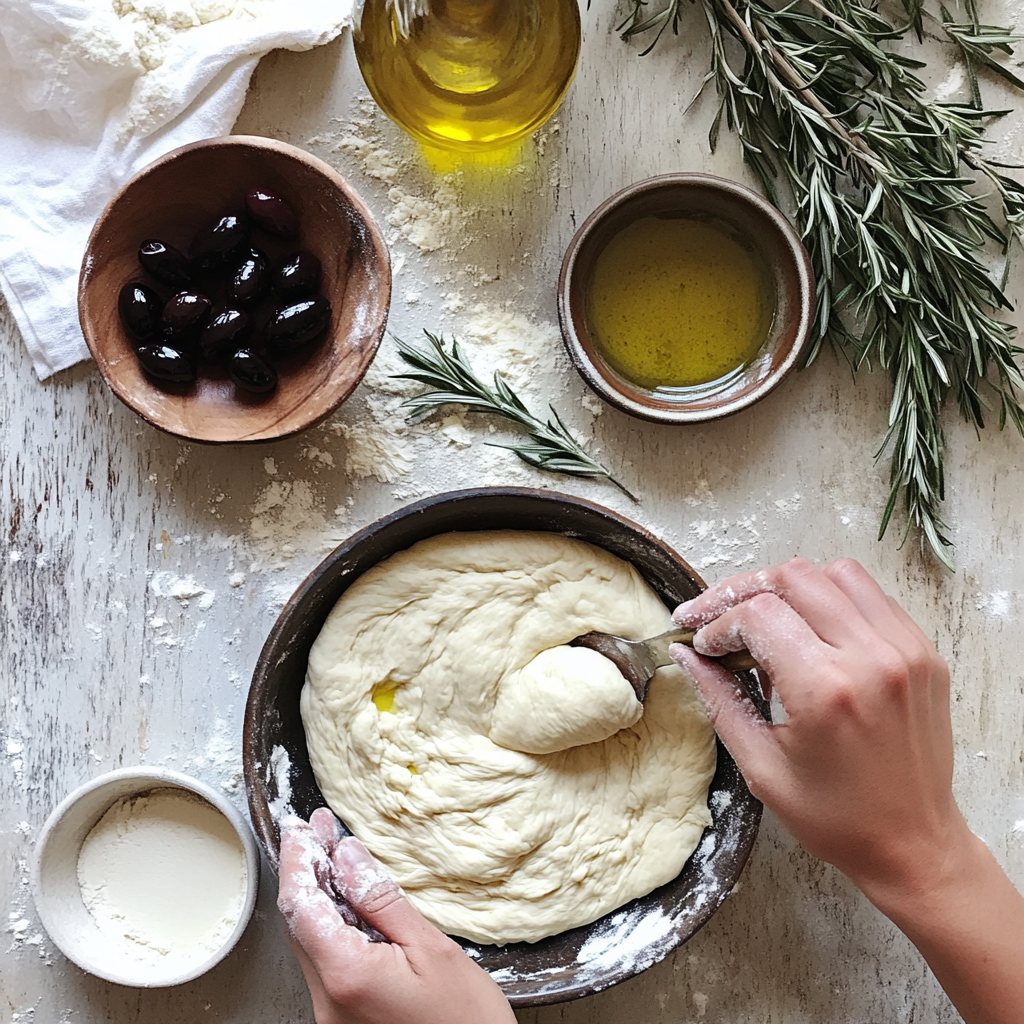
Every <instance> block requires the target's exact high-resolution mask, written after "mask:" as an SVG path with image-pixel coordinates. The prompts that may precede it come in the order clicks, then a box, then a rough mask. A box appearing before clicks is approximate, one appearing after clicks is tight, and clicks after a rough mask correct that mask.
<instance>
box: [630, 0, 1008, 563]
mask: <svg viewBox="0 0 1024 1024" xmlns="http://www.w3.org/2000/svg"><path fill="white" fill-rule="evenodd" d="M695 2H697V3H699V4H700V6H701V7H702V8H703V11H704V15H705V18H706V21H707V24H708V29H709V33H710V41H711V58H710V65H709V69H708V72H707V75H706V76H705V78H704V83H703V85H702V89H703V88H705V87H706V86H707V85H708V84H710V83H712V82H713V83H714V85H715V89H716V91H717V93H718V103H719V106H718V111H717V113H716V115H715V118H714V120H713V123H712V127H711V132H710V142H711V145H712V148H713V147H714V145H715V143H717V141H718V138H719V133H720V130H721V125H722V122H723V120H724V122H725V124H726V126H727V127H728V128H729V129H731V130H732V131H734V132H735V133H736V135H737V136H738V138H739V141H740V144H741V146H742V150H743V155H744V158H745V160H746V162H747V163H748V165H749V166H750V167H751V168H752V169H753V171H754V172H755V174H756V175H757V177H758V179H759V181H760V183H761V185H762V187H763V189H764V191H765V193H766V195H767V196H768V197H769V198H770V199H771V200H772V201H773V202H776V203H778V202H779V198H780V195H781V196H782V197H783V200H784V201H786V202H788V204H789V207H790V210H791V211H792V213H793V217H794V220H795V221H796V223H797V226H798V230H799V231H800V233H801V235H802V236H803V239H804V243H805V245H806V246H807V249H808V253H809V254H810V257H811V262H812V264H813V266H814V270H815V275H816V278H817V314H816V321H815V338H814V344H813V346H812V349H811V352H810V356H809V360H808V361H811V360H813V359H814V357H815V356H816V355H817V354H818V352H819V350H820V346H821V345H822V343H823V342H824V341H825V340H826V339H829V340H830V341H831V342H832V343H833V344H835V345H836V346H838V347H839V348H840V349H841V350H842V351H843V352H845V353H846V355H847V356H848V357H849V359H850V361H851V363H852V365H853V366H854V367H865V368H869V367H879V368H881V369H882V370H884V371H885V372H886V373H887V374H888V377H889V381H890V384H891V388H892V398H891V403H890V409H889V426H888V431H887V433H886V436H885V439H884V442H883V444H882V446H881V448H880V450H879V456H882V455H888V457H889V459H890V484H891V487H890V493H889V498H888V501H887V503H886V507H885V511H884V513H883V516H882V522H881V528H880V532H879V537H881V536H883V535H884V534H885V532H886V530H887V528H888V527H889V525H890V522H891V520H892V518H893V516H894V514H895V512H896V509H897V508H898V507H899V506H900V504H902V507H903V510H904V513H905V516H906V525H907V529H908V530H914V529H916V530H917V531H918V533H919V535H920V537H921V538H922V539H923V541H924V542H925V543H926V544H927V545H928V546H929V547H930V548H931V550H932V551H933V552H934V553H935V555H936V557H937V558H938V559H939V560H940V561H941V562H942V563H943V564H944V565H946V566H947V567H949V568H952V561H951V559H950V555H949V552H948V548H949V546H950V541H949V538H948V537H947V536H946V534H945V532H944V524H943V522H942V514H941V508H942V502H943V500H944V498H945V476H944V456H945V449H946V440H945V435H944V433H943V430H942V426H941V423H940V413H941V410H942V407H943V405H944V404H945V402H946V400H947V398H950V397H952V399H953V400H954V401H955V402H956V403H957V405H958V406H959V409H960V413H961V415H962V416H963V417H964V418H965V419H966V420H967V421H968V422H970V423H973V424H974V425H975V426H976V427H977V428H981V427H983V426H984V425H985V420H986V416H987V415H988V414H989V413H990V412H991V411H992V410H993V409H995V410H996V412H997V416H998V423H999V425H1000V426H1003V425H1004V424H1005V423H1006V422H1007V421H1009V422H1011V423H1012V424H1013V425H1014V426H1015V427H1016V428H1017V430H1019V431H1021V433H1024V404H1022V395H1024V377H1022V375H1021V370H1020V368H1019V366H1018V364H1017V357H1018V356H1019V355H1020V354H1021V353H1022V351H1024V350H1022V349H1020V348H1019V347H1018V346H1017V345H1015V344H1014V343H1013V341H1012V338H1013V334H1014V329H1013V327H1012V326H1011V325H1010V324H1008V323H1006V322H1004V321H1003V320H1001V319H999V318H998V317H997V316H996V315H995V310H997V309H998V308H1000V307H1004V308H1008V307H1009V303H1008V302H1007V300H1006V298H1005V297H1004V295H1003V291H1002V284H1001V283H996V282H995V281H994V280H992V278H991V277H990V275H989V273H988V270H987V268H986V264H985V257H986V247H987V246H988V245H990V244H992V243H996V244H998V245H1000V246H1002V248H1003V250H1004V252H1006V253H1007V256H1008V254H1009V251H1010V245H1011V242H1012V241H1013V240H1014V239H1015V238H1016V239H1017V240H1018V241H1022V240H1024V186H1022V185H1021V184H1020V183H1019V182H1017V181H1015V180H1014V179H1012V178H1010V177H1009V176H1007V175H1005V174H1003V173H1001V170H1002V168H1001V165H1000V164H998V163H997V162H994V161H991V160H988V159H987V158H986V157H985V155H984V152H983V149H984V146H985V144H986V139H985V134H984V133H985V126H986V124H987V123H988V122H989V121H991V120H992V119H993V118H995V117H998V116H1000V115H1001V114H1002V113H1004V111H993V110H985V109H983V105H982V99H981V90H980V84H979V80H978V75H979V73H980V72H982V71H985V72H988V73H991V74H995V75H997V76H999V77H1000V78H1002V79H1003V80H1004V81H1005V82H1007V83H1008V84H1010V85H1012V86H1014V87H1016V88H1021V89H1024V81H1022V80H1021V79H1020V78H1018V77H1017V76H1016V74H1014V73H1013V72H1012V71H1011V70H1010V69H1009V68H1007V67H1006V66H1005V65H1003V64H1002V63H1001V62H1000V61H999V59H998V57H999V56H1000V55H1007V54H1011V53H1012V52H1013V46H1014V44H1015V43H1016V42H1017V41H1018V39H1019V37H1018V36H1015V35H1014V34H1013V33H1011V32H1010V31H1009V30H1008V29H1005V28H1001V27H998V26H992V25H982V24H980V23H979V21H978V17H977V11H976V9H975V6H974V3H973V0H964V4H963V10H964V15H965V16H960V17H954V15H953V14H952V13H951V12H950V11H949V10H948V9H947V8H946V7H944V6H942V5H941V4H940V5H939V6H938V9H937V11H933V10H930V9H929V8H928V6H927V0H901V3H902V8H903V13H904V14H905V15H906V18H907V19H908V21H907V23H906V24H897V23H896V22H895V20H894V19H891V18H889V17H887V16H886V15H885V14H884V13H883V10H882V9H881V8H879V7H877V6H876V5H875V4H874V3H873V2H872V0H864V2H861V0H695ZM632 3H633V9H632V13H631V14H630V15H629V16H628V17H627V18H626V20H625V21H624V22H623V25H622V28H623V34H624V36H625V37H627V38H628V37H629V36H632V35H635V34H637V33H640V32H645V31H653V30H657V32H658V35H660V34H661V33H662V32H663V31H664V29H665V27H666V25H667V24H668V23H669V22H670V21H671V22H672V24H673V27H675V25H676V23H677V21H678V17H679V0H666V2H664V3H663V5H662V7H661V9H660V10H659V11H657V12H655V13H647V12H645V11H644V10H643V9H644V8H645V7H646V6H647V5H646V4H645V3H642V2H640V0H632ZM925 18H928V19H929V20H931V21H933V22H935V23H937V24H938V25H940V26H941V28H942V30H943V31H944V32H945V34H946V36H947V37H948V39H949V40H950V41H951V42H952V43H953V44H955V45H956V46H957V48H958V49H959V51H960V55H961V57H962V58H963V60H964V63H965V66H966V70H967V74H968V81H969V84H970V89H971V100H970V103H968V104H963V103H959V104H958V103H940V102H937V101H934V100H929V99H927V98H926V89H925V86H924V83H923V81H922V80H921V79H920V78H919V77H917V75H916V74H915V72H916V71H917V70H918V69H920V68H922V67H923V66H924V65H923V64H922V63H921V62H920V61H918V60H915V59H913V58H910V57H908V56H906V55H905V54H901V53H900V52H898V51H897V50H893V49H892V48H891V47H892V44H894V43H898V42H899V41H900V40H902V39H903V38H904V36H905V35H906V33H907V32H908V31H910V30H913V31H914V32H915V33H916V34H917V35H918V36H920V35H921V33H922V31H923V21H924V19H925ZM966 172H973V173H974V175H977V176H979V177H980V178H981V179H983V180H984V181H986V182H987V184H989V185H991V186H992V187H993V189H994V191H995V195H996V196H997V197H998V199H999V203H1000V207H1001V209H1000V216H999V218H998V220H993V218H992V217H990V216H989V213H988V211H987V208H986V197H985V196H984V195H982V194H981V192H980V191H979V189H978V188H977V184H976V180H975V177H973V176H972V175H971V174H970V173H966ZM1004 277H1005V271H1004Z"/></svg>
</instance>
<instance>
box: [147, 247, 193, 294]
mask: <svg viewBox="0 0 1024 1024" xmlns="http://www.w3.org/2000/svg"><path fill="white" fill-rule="evenodd" d="M139 263H140V264H142V269H143V270H145V271H146V272H147V273H150V274H152V275H153V276H154V277H155V278H156V279H157V280H158V281H163V283H164V284H176V285H183V284H188V283H189V281H191V280H192V274H191V271H190V270H189V266H188V260H187V259H185V256H184V255H183V254H182V253H180V252H178V250H177V249H175V248H174V246H173V245H168V244H167V243H166V242H161V241H160V240H159V239H158V238H149V239H147V240H146V241H145V242H143V243H142V245H140V246H139Z"/></svg>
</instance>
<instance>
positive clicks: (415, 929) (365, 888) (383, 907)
mask: <svg viewBox="0 0 1024 1024" xmlns="http://www.w3.org/2000/svg"><path fill="white" fill-rule="evenodd" d="M332 863H333V868H334V871H333V874H334V884H335V886H336V887H337V889H338V891H339V892H340V893H341V895H342V896H344V897H345V900H346V902H347V903H348V905H349V906H350V907H351V908H352V909H353V910H354V911H355V912H356V913H357V914H358V915H359V916H360V917H361V918H362V919H363V920H364V921H365V922H366V923H367V924H369V925H373V927H374V928H376V929H377V931H379V932H380V933H381V934H382V935H383V936H384V937H385V938H387V939H389V940H390V941H391V942H394V943H397V944H398V945H399V946H410V945H416V944H417V943H423V942H424V941H427V940H428V939H430V938H433V937H435V936H438V935H440V932H438V930H437V929H436V928H435V927H434V926H433V925H432V924H430V923H429V922H428V921H427V919H426V918H425V917H423V915H422V914H420V913H419V911H417V910H415V909H413V907H412V904H410V903H409V901H408V900H407V899H406V898H405V894H404V893H403V892H402V890H401V889H399V887H398V886H397V885H396V884H395V881H394V879H393V878H392V877H391V876H390V875H389V874H388V873H387V870H386V869H385V868H384V866H383V865H382V864H381V863H380V861H378V860H377V859H376V858H375V857H373V856H372V855H371V854H370V852H369V851H368V850H367V849H366V847H365V846H363V844H362V843H361V842H359V840H358V839H355V838H352V837H349V838H347V839H343V840H341V842H339V843H338V845H337V846H336V847H335V848H334V856H333V857H332Z"/></svg>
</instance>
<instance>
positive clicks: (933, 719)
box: [672, 559, 974, 910]
mask: <svg viewBox="0 0 1024 1024" xmlns="http://www.w3.org/2000/svg"><path fill="white" fill-rule="evenodd" d="M673 618H674V619H675V621H676V622H678V623H679V624H680V625H681V626H684V627H685V628H687V629H698V632H697V634H696V636H695V637H694V651H696V652H698V653H696V654H695V653H694V651H690V650H689V649H687V648H685V647H682V646H681V645H676V646H675V647H673V649H672V654H673V656H674V657H675V658H676V659H677V660H678V661H679V662H680V664H682V665H683V666H684V667H685V668H687V669H688V670H689V672H690V673H691V675H692V676H693V679H694V682H695V684H696V687H697V690H698V692H699V693H700V694H701V696H702V697H703V698H704V700H705V702H706V703H707V705H708V710H709V714H710V716H711V720H712V722H713V723H714V726H715V728H716V730H717V731H718V733H719V735H720V736H721V738H722V742H723V743H724V744H725V746H726V747H727V748H728V750H729V752H730V753H731V754H732V755H733V757H734V758H735V760H736V763H737V765H738V766H739V768H740V771H741V772H742V773H743V776H744V778H745V779H746V780H747V784H748V786H749V787H750V790H751V792H752V793H753V794H754V795H755V796H756V797H758V799H760V800H762V801H763V802H764V803H765V804H766V805H767V806H768V807H769V808H771V810H772V811H773V812H774V813H775V814H776V815H777V816H778V817H779V818H780V820H781V821H782V823H783V824H784V825H785V826H786V827H787V828H788V829H789V830H790V831H791V832H792V833H793V835H794V836H796V838H797V839H798V840H799V841H800V842H801V844H802V845H803V846H804V847H805V848H806V849H807V850H809V851H810V852H811V853H813V854H815V855H816V856H818V857H820V858H822V859H823V860H826V861H828V862H829V863H831V864H834V865H835V866H836V867H838V868H839V869H840V870H841V871H843V872H844V873H845V874H847V875H848V876H849V877H850V878H851V879H852V880H853V881H854V882H855V883H856V884H857V885H858V886H859V887H860V888H861V889H862V890H863V891H864V892H865V893H866V894H867V895H868V897H869V898H870V899H872V900H874V901H875V902H876V903H877V904H878V905H879V906H880V907H881V908H882V909H883V910H887V909H889V906H890V904H891V901H892V900H893V899H894V898H896V897H897V896H899V897H900V898H903V897H904V896H905V894H906V893H907V892H908V891H909V892H913V891H917V890H919V889H920V888H921V887H922V886H926V885H928V884H931V882H932V880H933V879H934V878H935V877H936V873H937V872H940V871H941V869H942V867H943V865H942V864H939V863H937V858H938V859H946V860H948V859H949V858H950V856H951V854H952V852H954V851H957V850H960V849H962V848H964V844H966V843H970V842H971V841H973V839H974V837H973V836H971V835H970V833H969V830H968V829H967V826H966V824H965V822H964V819H963V817H962V816H961V814H960V812H959V810H958V809H957V806H956V803H955V802H954V800H953V795H952V776H953V741H952V732H951V727H950V716H949V673H948V670H947V668H946V664H945V662H944V661H943V660H942V658H941V657H940V656H939V654H938V653H937V652H936V650H935V648H934V646H933V645H932V644H931V642H930V641H929V640H928V638H927V637H926V636H925V635H924V634H923V633H922V632H921V630H920V629H919V628H918V627H917V626H916V625H915V624H914V622H913V621H912V620H911V618H910V617H909V616H908V615H907V613H906V612H905V611H903V609H902V608H900V606H899V605H898V604H897V603H896V602H895V601H894V600H893V599H892V598H890V597H887V596H886V595H885V594H884V593H883V592H882V590H881V589H880V588H879V586H878V584H877V583H875V581H874V580H873V579H872V578H871V577H870V576H869V575H868V573H867V572H866V571H865V570H864V569H863V568H862V567H861V566H860V565H859V564H857V563H856V562H854V561H851V560H844V561H839V562H833V563H832V564H831V565H827V566H825V567H824V568H823V569H819V568H816V567H815V566H813V565H811V563H809V562H806V561H803V560H801V559H794V560H793V561H790V562H786V563H784V564H782V565H777V566H774V567H772V568H770V569H765V570H762V571H759V572H749V573H743V574H741V575H738V576H734V577H732V578H730V579H727V580H724V581H723V582H721V583H719V584H717V585H716V586H713V587H711V588H709V589H708V590H707V591H705V592H704V593H703V594H702V595H700V596H699V597H698V598H696V599H695V600H693V601H688V602H686V603H685V604H683V605H681V606H680V607H679V608H678V609H676V612H675V614H674V616H673ZM698 627H699V628H698ZM743 647H746V648H748V649H749V650H750V652H751V654H753V656H754V657H755V658H756V659H757V661H758V662H759V664H760V665H761V666H763V668H764V671H765V672H766V673H767V675H768V677H769V679H770V680H771V683H772V684H773V685H774V687H775V689H776V690H777V692H778V695H779V697H780V699H781V700H782V703H783V705H784V707H785V711H786V717H785V723H784V724H778V725H769V724H768V723H766V722H764V721H763V720H762V719H761V718H760V716H759V715H758V714H757V712H756V710H755V709H754V706H753V704H752V703H751V701H750V700H749V698H748V697H747V696H746V694H745V693H744V692H743V690H742V689H740V688H739V687H738V686H737V684H736V680H735V678H734V677H733V676H732V675H731V674H730V673H728V672H726V671H725V670H724V669H723V668H722V667H721V666H720V665H717V664H716V663H715V662H713V661H710V660H708V659H707V658H703V657H701V656H700V655H701V654H705V655H712V656H714V655H721V654H724V653H726V652H727V651H736V650H740V649H742V648H743Z"/></svg>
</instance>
